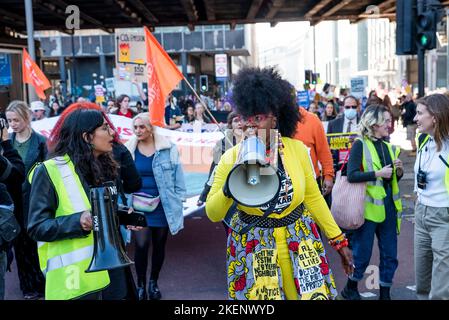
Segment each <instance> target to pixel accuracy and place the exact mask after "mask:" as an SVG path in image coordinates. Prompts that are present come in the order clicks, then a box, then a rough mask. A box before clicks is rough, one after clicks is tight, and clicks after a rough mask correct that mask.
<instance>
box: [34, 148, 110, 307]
mask: <svg viewBox="0 0 449 320" xmlns="http://www.w3.org/2000/svg"><path fill="white" fill-rule="evenodd" d="M43 164H44V165H45V168H46V169H47V172H48V175H49V177H50V179H51V181H52V183H53V185H54V187H55V190H56V194H57V197H58V208H57V209H56V214H55V219H57V218H58V217H62V216H68V215H71V214H74V213H78V212H82V211H85V210H90V209H91V206H90V203H89V200H88V198H87V195H86V192H85V191H84V189H83V186H82V184H81V181H80V179H79V177H78V175H77V174H76V172H75V167H74V166H73V163H72V161H71V160H70V158H69V156H68V155H65V156H64V157H56V158H53V159H50V160H47V161H45V162H44V163H43ZM33 173H34V169H33V170H32V171H31V172H30V174H29V177H28V180H29V181H30V183H31V182H32V178H33ZM93 247H94V239H93V235H92V232H91V233H89V235H88V236H87V237H84V238H75V239H66V240H57V241H53V242H38V255H39V263H40V267H41V270H42V272H43V274H44V275H45V299H46V300H69V299H74V298H79V297H81V296H83V295H86V294H89V293H93V292H95V291H99V290H102V289H104V288H105V287H107V286H108V285H109V283H110V280H109V275H108V272H107V271H99V272H92V273H86V272H85V270H86V269H87V268H88V267H89V264H90V261H91V259H92V255H93Z"/></svg>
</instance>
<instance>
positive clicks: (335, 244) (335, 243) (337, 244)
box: [329, 233, 349, 251]
mask: <svg viewBox="0 0 449 320" xmlns="http://www.w3.org/2000/svg"><path fill="white" fill-rule="evenodd" d="M329 244H330V245H331V246H332V248H334V249H335V250H336V251H338V250H340V249H341V248H344V247H347V246H349V241H348V238H346V235H345V234H344V233H342V234H341V235H340V236H338V237H336V238H334V239H332V240H329Z"/></svg>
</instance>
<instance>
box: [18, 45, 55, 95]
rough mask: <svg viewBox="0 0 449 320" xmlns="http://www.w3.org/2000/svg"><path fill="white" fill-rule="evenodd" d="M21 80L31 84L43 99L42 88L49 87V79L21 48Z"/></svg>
mask: <svg viewBox="0 0 449 320" xmlns="http://www.w3.org/2000/svg"><path fill="white" fill-rule="evenodd" d="M22 72H23V75H22V76H23V82H24V83H29V84H31V85H32V86H33V87H34V89H36V93H37V95H38V96H39V98H41V99H45V93H44V90H45V89H48V88H50V87H51V84H50V81H48V79H47V77H46V76H45V75H44V73H43V72H42V70H41V69H40V68H39V67H38V65H37V64H36V63H35V62H34V61H33V59H31V57H30V55H29V54H28V52H27V51H26V49H25V48H23V56H22Z"/></svg>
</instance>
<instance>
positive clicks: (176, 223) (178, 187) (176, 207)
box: [125, 132, 186, 235]
mask: <svg viewBox="0 0 449 320" xmlns="http://www.w3.org/2000/svg"><path fill="white" fill-rule="evenodd" d="M153 135H154V140H155V147H156V153H155V154H154V159H153V174H154V178H155V180H156V184H157V187H158V190H159V196H160V199H161V203H162V207H163V208H164V212H165V216H166V218H167V222H168V226H169V228H170V232H171V234H172V235H175V234H176V233H178V232H179V231H180V230H182V229H183V228H184V215H183V203H182V201H183V199H184V197H185V193H186V187H185V184H184V172H183V170H182V164H181V162H180V160H179V154H178V149H177V147H176V145H174V144H172V143H170V141H168V140H167V139H166V138H165V137H163V136H160V135H158V134H156V133H155V132H154V134H153ZM125 145H126V147H127V148H128V150H129V151H130V152H131V155H132V157H133V159H135V151H136V148H137V138H136V137H133V138H131V139H130V140H129V141H128V142H127V143H126V144H125Z"/></svg>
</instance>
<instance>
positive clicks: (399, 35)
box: [396, 0, 417, 55]
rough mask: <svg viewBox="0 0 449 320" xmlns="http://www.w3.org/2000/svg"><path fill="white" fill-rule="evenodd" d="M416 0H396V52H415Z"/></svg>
mask: <svg viewBox="0 0 449 320" xmlns="http://www.w3.org/2000/svg"><path fill="white" fill-rule="evenodd" d="M416 16H417V6H416V0H397V1H396V54H397V55H408V54H416V53H417V47H416V19H417V17H416Z"/></svg>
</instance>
